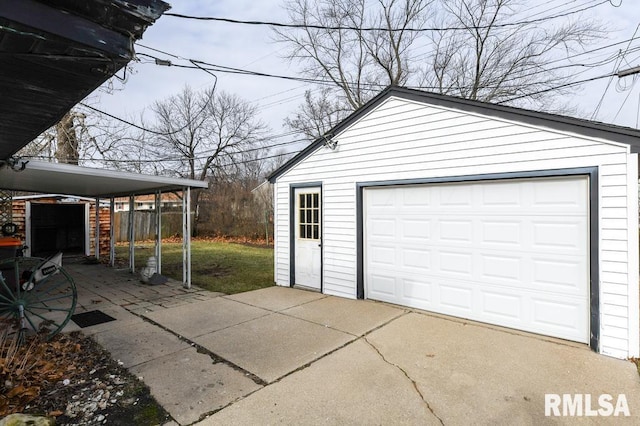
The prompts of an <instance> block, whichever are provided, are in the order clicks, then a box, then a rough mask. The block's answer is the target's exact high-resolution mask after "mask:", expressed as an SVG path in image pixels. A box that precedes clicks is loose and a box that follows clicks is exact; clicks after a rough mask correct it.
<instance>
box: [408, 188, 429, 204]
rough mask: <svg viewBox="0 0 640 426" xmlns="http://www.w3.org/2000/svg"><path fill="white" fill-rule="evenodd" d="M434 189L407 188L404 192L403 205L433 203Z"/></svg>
mask: <svg viewBox="0 0 640 426" xmlns="http://www.w3.org/2000/svg"><path fill="white" fill-rule="evenodd" d="M432 192H433V191H423V190H421V189H420V188H407V190H406V191H404V192H403V193H402V206H403V207H405V208H406V207H409V208H410V207H414V206H420V207H426V206H428V205H430V204H431V197H432Z"/></svg>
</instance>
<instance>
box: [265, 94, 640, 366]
mask: <svg viewBox="0 0 640 426" xmlns="http://www.w3.org/2000/svg"><path fill="white" fill-rule="evenodd" d="M638 151H640V131H638V130H636V129H628V128H621V127H617V126H608V125H605V124H603V123H594V122H589V121H585V120H577V119H572V118H568V117H562V116H557V115H551V114H544V113H539V112H535V111H528V110H522V109H517V108H511V107H505V106H499V105H491V104H486V103H481V102H476V101H469V100H464V99H459V98H453V97H449V96H443V95H437V94H432V93H426V92H421V91H417V90H411V89H406V88H399V87H390V88H388V89H386V90H385V91H383V92H382V93H380V94H379V95H378V96H376V97H375V98H374V99H372V100H371V101H370V102H369V103H367V104H366V105H365V106H363V107H362V108H361V109H359V110H358V111H356V112H354V113H353V114H352V115H351V116H349V117H348V118H347V119H345V120H344V121H343V122H341V123H340V124H338V125H337V126H336V127H335V128H333V129H332V130H331V131H330V132H328V133H327V134H326V135H325V136H323V137H322V138H319V139H318V140H316V141H314V142H313V143H311V144H310V145H309V146H308V147H307V148H305V149H304V150H303V151H301V152H300V153H299V154H298V155H296V156H295V157H294V158H292V159H291V160H290V161H288V162H287V163H285V164H284V165H283V166H281V167H280V168H279V169H277V170H276V171H275V172H274V173H273V174H272V175H271V176H270V177H269V180H270V181H271V183H273V184H274V191H275V194H274V195H275V197H274V200H275V201H274V204H275V205H274V209H275V216H274V220H275V260H274V262H275V276H274V280H275V282H276V284H278V285H282V286H292V287H300V288H305V289H312V290H315V291H320V292H323V293H325V294H331V295H336V296H342V297H348V298H361V299H365V298H366V299H373V300H378V301H382V302H388V303H393V304H398V305H402V306H407V307H409V308H414V309H420V310H424V311H428V312H434V313H438V314H444V315H450V316H452V317H457V318H463V319H465V320H473V321H479V322H484V323H489V324H493V325H498V326H503V327H508V328H512V329H517V330H522V331H525V332H531V333H537V334H540V335H544V336H551V337H555V338H561V339H566V340H570V341H574V342H580V343H583V344H586V345H589V347H591V348H592V349H593V350H594V351H598V352H600V353H603V354H606V355H610V356H614V357H619V358H626V357H633V356H638V355H639V353H640V339H639V334H640V329H639V328H640V327H639V323H640V314H639V305H640V298H639V296H638V294H639V287H638V280H639V274H638V268H639V261H638V256H639V255H638Z"/></svg>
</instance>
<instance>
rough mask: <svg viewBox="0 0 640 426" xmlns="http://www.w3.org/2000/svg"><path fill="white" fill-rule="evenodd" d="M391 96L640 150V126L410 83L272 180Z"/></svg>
mask: <svg viewBox="0 0 640 426" xmlns="http://www.w3.org/2000/svg"><path fill="white" fill-rule="evenodd" d="M390 97H398V98H402V99H408V100H412V101H417V102H421V103H424V104H428V105H436V106H441V107H445V108H451V109H457V110H460V111H466V112H471V113H476V114H482V115H485V116H489V117H496V118H500V119H506V120H511V121H517V122H521V123H526V124H531V125H536V126H543V127H547V128H550V129H554V130H560V131H565V132H572V133H576V134H579V135H584V136H589V137H595V138H601V139H606V140H610V141H613V142H620V143H624V144H627V145H629V146H630V147H631V152H634V153H638V152H640V130H637V129H633V128H630V127H622V126H616V125H613V124H606V123H601V122H597V121H589V120H582V119H579V118H573V117H566V116H562V115H558V114H549V113H545V112H538V111H532V110H528V109H522V108H515V107H511V106H506V105H498V104H491V103H487V102H480V101H474V100H470V99H464V98H457V97H454V96H448V95H441V94H438V93H431V92H425V91H421V90H416V89H408V88H406V87H399V86H389V87H387V88H386V89H385V90H383V91H382V92H380V93H379V94H378V95H376V96H375V97H374V98H373V99H371V100H370V101H369V102H367V103H366V104H364V105H363V106H362V107H360V108H358V109H357V110H356V111H354V112H353V113H352V114H351V115H349V116H348V117H347V118H345V119H344V120H342V121H341V122H340V123H338V124H337V125H336V126H335V127H333V128H332V129H331V130H329V131H328V132H327V133H326V134H325V136H326V137H325V136H322V137H319V138H318V139H316V140H315V141H313V142H312V143H311V144H309V145H308V146H307V147H306V148H304V149H303V150H302V151H300V152H299V153H298V154H297V155H295V156H294V157H293V158H291V159H290V160H289V161H287V162H286V163H284V164H283V165H282V166H280V167H279V168H277V169H276V170H275V171H273V172H272V173H271V174H270V175H269V176H268V177H267V179H268V180H269V182H271V183H273V182H275V181H276V179H277V178H278V177H280V176H281V175H282V174H284V173H285V172H287V171H288V170H289V169H291V168H292V167H293V166H295V165H296V164H298V163H299V162H300V161H302V160H304V159H305V158H306V157H307V156H309V155H310V154H311V153H312V152H314V151H315V150H316V149H317V148H319V147H321V146H322V145H323V144H325V143H326V140H327V139H331V137H333V135H336V134H338V133H340V132H341V131H343V130H344V129H346V128H347V127H349V126H350V125H351V124H353V123H354V122H355V121H357V120H359V119H360V118H361V117H363V116H364V115H366V114H367V113H369V111H371V110H372V109H374V108H376V107H377V106H378V105H380V104H381V103H382V102H384V101H385V100H387V99H388V98H390Z"/></svg>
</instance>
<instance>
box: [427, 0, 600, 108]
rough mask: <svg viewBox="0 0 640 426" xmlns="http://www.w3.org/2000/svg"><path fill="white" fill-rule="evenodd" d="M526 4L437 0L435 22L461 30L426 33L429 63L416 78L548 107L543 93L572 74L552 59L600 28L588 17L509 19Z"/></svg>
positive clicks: (449, 89) (440, 87) (453, 90)
mask: <svg viewBox="0 0 640 426" xmlns="http://www.w3.org/2000/svg"><path fill="white" fill-rule="evenodd" d="M528 4H530V3H524V2H521V1H518V0H447V1H441V9H440V13H439V14H438V15H437V18H436V21H435V22H436V23H437V25H438V26H440V27H442V28H462V30H458V29H456V30H452V29H450V30H446V29H445V30H442V31H437V32H433V33H430V40H431V42H432V45H433V48H432V50H431V53H430V54H429V55H428V59H427V63H428V64H429V67H428V68H426V69H425V70H424V71H423V75H422V77H423V78H422V81H421V82H420V83H419V84H420V85H425V86H431V87H433V88H434V89H435V91H437V92H440V93H444V94H450V95H453V96H459V97H463V98H467V99H476V100H481V101H485V102H503V101H506V100H509V99H512V98H516V97H521V96H522V97H526V98H528V100H527V102H528V103H529V104H530V105H531V106H532V107H538V108H541V107H542V108H544V109H546V110H549V109H554V107H553V103H552V102H551V103H550V102H549V99H550V98H551V97H557V96H558V95H559V94H564V93H567V91H568V90H569V89H565V90H564V91H563V90H562V89H557V90H553V89H554V88H557V87H560V86H563V85H565V84H566V83H568V82H570V81H571V80H572V75H571V73H570V72H567V71H570V70H567V67H566V65H565V66H555V67H554V66H552V64H553V63H554V62H556V61H557V60H558V59H559V58H561V57H562V55H565V56H566V55H567V54H570V53H572V52H573V53H575V52H577V51H579V50H581V49H583V48H584V47H585V46H586V45H588V44H589V43H591V42H594V41H595V40H597V39H599V38H600V37H601V36H603V34H604V31H603V30H602V28H601V27H600V25H599V24H598V23H596V22H593V21H588V20H573V19H566V20H563V21H562V22H557V21H554V23H553V25H544V23H543V22H537V21H536V22H529V21H523V22H521V23H519V24H517V23H514V18H513V17H514V16H517V13H518V12H521V11H522V10H526V9H525V8H526V6H527V5H528ZM516 19H517V18H516ZM505 24H511V25H505Z"/></svg>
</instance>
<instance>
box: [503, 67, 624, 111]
mask: <svg viewBox="0 0 640 426" xmlns="http://www.w3.org/2000/svg"><path fill="white" fill-rule="evenodd" d="M615 75H616V73H611V74H605V75H601V76H598V77H591V78H586V79H584V80H579V81H573V82H571V83H566V84H561V85H559V86H555V87H549V88H547V89H544V90H539V91H537V92H533V93H526V94H524V95H519V96H515V97H513V98H509V99H505V100H503V101H499V102H496V104H498V105H500V104H504V103H507V102H511V101H515V100H518V99H523V98H528V97H530V96H535V95H539V94H542V93H547V92H551V91H552V90H558V89H563V88H565V87H569V86H575V85H577V84H582V83H588V82H590V81H595V80H600V79H603V78H609V77H611V76H615Z"/></svg>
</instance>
